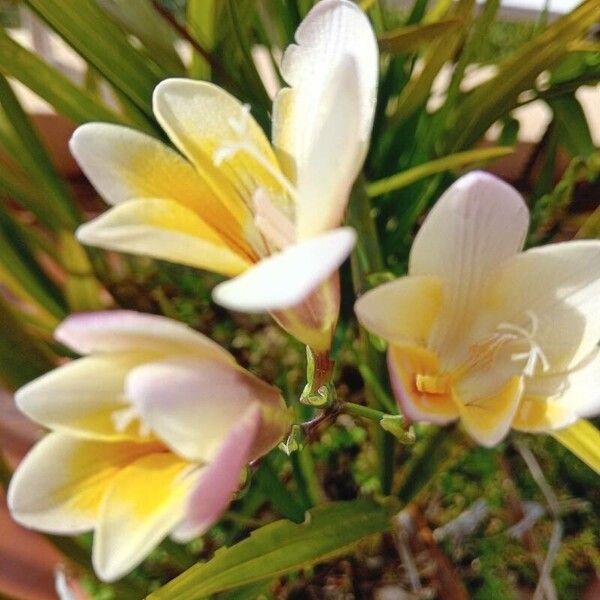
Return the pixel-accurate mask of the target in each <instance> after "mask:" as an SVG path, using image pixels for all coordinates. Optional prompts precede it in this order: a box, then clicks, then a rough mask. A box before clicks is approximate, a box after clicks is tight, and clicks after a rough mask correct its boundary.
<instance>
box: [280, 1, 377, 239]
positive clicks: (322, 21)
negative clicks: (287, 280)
mask: <svg viewBox="0 0 600 600" xmlns="http://www.w3.org/2000/svg"><path fill="white" fill-rule="evenodd" d="M295 37H296V44H293V45H291V46H290V47H289V48H288V49H287V50H286V52H285V54H284V57H283V61H282V66H281V71H282V75H283V78H284V79H285V81H286V82H287V83H288V85H289V86H290V87H289V88H286V89H283V90H281V91H280V92H279V94H278V96H277V97H276V99H275V105H274V115H273V143H274V145H275V147H276V149H277V150H278V152H279V155H280V159H281V162H282V164H283V165H284V168H285V169H286V172H287V174H288V177H290V178H291V179H292V180H294V181H295V182H296V183H297V186H298V192H299V196H300V203H299V205H298V207H297V211H298V226H299V235H300V236H301V237H308V236H310V235H315V234H317V233H320V232H322V231H325V230H327V229H330V228H332V227H335V226H337V225H339V222H340V218H341V215H342V213H343V210H344V206H345V203H346V201H347V193H348V190H349V189H350V186H351V185H352V182H353V180H354V179H355V178H356V176H357V174H358V172H359V170H360V168H361V166H362V162H363V160H364V158H365V155H366V152H367V149H368V144H369V137H370V134H371V127H372V124H373V116H374V112H375V101H376V92H377V76H378V49H377V42H376V40H375V35H374V33H373V29H372V27H371V24H370V23H369V20H368V18H367V17H366V15H365V14H364V13H363V12H362V10H361V9H360V8H358V6H356V4H354V3H352V2H349V1H347V0H324V1H322V2H319V3H318V4H316V5H315V6H314V7H313V9H312V10H311V11H310V12H309V13H308V15H307V16H306V18H305V19H304V20H303V22H302V23H301V24H300V27H299V28H298V30H297V31H296V36H295ZM315 206H318V207H319V208H318V210H317V211H315V210H314V209H315Z"/></svg>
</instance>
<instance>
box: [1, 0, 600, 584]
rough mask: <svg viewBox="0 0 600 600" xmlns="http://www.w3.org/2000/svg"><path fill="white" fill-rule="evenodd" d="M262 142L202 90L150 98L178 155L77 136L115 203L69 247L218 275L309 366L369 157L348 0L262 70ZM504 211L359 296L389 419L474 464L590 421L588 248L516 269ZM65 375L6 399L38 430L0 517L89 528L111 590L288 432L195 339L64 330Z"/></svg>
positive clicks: (364, 43)
mask: <svg viewBox="0 0 600 600" xmlns="http://www.w3.org/2000/svg"><path fill="white" fill-rule="evenodd" d="M281 72H282V76H283V78H284V79H285V81H286V82H287V84H288V86H289V87H286V88H284V89H282V90H281V91H280V92H279V93H278V94H277V96H276V98H275V101H274V106H273V113H272V118H273V131H272V141H271V143H270V142H269V141H268V140H267V139H266V137H265V135H264V134H263V132H262V129H261V128H260V127H259V125H258V124H257V123H256V122H255V121H254V119H253V118H252V116H251V114H250V111H249V107H248V106H245V105H242V104H240V103H239V102H238V101H237V100H236V99H235V98H233V97H232V96H231V95H229V94H228V93H227V92H225V91H224V90H222V89H221V88H219V87H217V86H215V85H213V84H210V83H207V82H200V81H189V80H183V79H170V80H166V81H164V82H162V83H161V84H160V85H158V87H157V88H156V90H155V93H154V99H153V100H154V112H155V116H156V119H157V120H158V122H159V123H160V124H161V126H162V127H163V129H164V131H165V132H166V134H167V136H168V137H169V139H170V140H171V142H172V144H173V145H174V146H175V148H176V149H177V150H173V149H171V148H170V147H168V146H166V145H165V144H163V143H161V142H159V141H157V140H155V139H153V138H151V137H149V136H147V135H144V134H141V133H139V132H136V131H133V130H130V129H127V128H125V127H120V126H116V125H108V124H101V123H92V124H87V125H84V126H82V127H80V128H79V129H78V130H77V131H76V132H75V134H74V136H73V139H72V143H71V149H72V152H73V154H74V156H75V158H76V159H77V161H78V162H79V164H80V166H81V168H82V169H83V171H84V173H85V174H86V175H87V177H88V178H89V179H90V181H91V182H92V183H93V184H94V186H95V187H96V189H97V190H98V192H99V193H100V194H101V196H102V197H103V198H104V199H105V200H106V201H107V202H108V203H109V204H111V205H112V208H110V209H109V210H108V211H107V212H106V213H104V214H102V215H101V216H99V217H98V218H96V219H94V220H92V221H91V222H89V223H87V224H85V225H84V226H82V227H81V228H80V229H79V231H78V237H79V239H80V240H81V241H82V242H84V243H86V244H89V245H92V246H98V247H101V248H105V249H111V250H117V251H122V252H129V253H134V254H141V255H145V256H150V257H155V258H160V259H164V260H168V261H172V262H175V263H180V264H184V265H190V266H193V267H197V268H200V269H207V270H210V271H213V272H215V273H219V274H221V275H223V276H225V277H230V278H231V280H230V281H226V282H224V283H221V284H219V285H217V286H216V288H215V289H214V293H213V297H214V300H215V301H216V302H217V303H219V304H222V305H223V306H225V307H228V308H231V309H235V310H240V311H246V312H270V313H271V314H272V315H273V317H274V318H275V320H276V321H277V322H278V323H279V324H280V325H281V326H282V327H283V328H284V329H285V330H287V331H288V332H289V333H290V334H291V335H293V336H295V337H296V338H297V339H299V340H300V341H302V342H303V343H305V344H306V345H307V346H309V347H310V348H311V349H312V350H313V351H314V352H315V353H316V355H318V356H323V355H324V356H327V355H328V352H329V348H330V345H331V340H332V335H333V332H334V329H335V326H336V322H337V319H338V313H339V306H340V288H339V279H338V268H339V267H340V265H341V264H342V262H343V261H344V260H345V259H346V258H347V257H348V255H349V253H350V252H351V250H352V247H353V245H354V242H355V237H356V235H355V232H354V231H353V230H352V229H351V228H348V227H342V226H341V225H342V221H343V217H344V212H345V208H346V205H347V202H348V198H349V194H350V190H351V187H352V185H353V182H354V180H355V179H356V177H357V176H358V174H359V172H360V170H361V168H362V164H363V161H364V159H365V156H366V153H367V149H368V146H369V136H370V131H371V127H372V123H373V116H374V110H375V98H376V86H377V73H378V52H377V42H376V39H375V36H374V34H373V30H372V28H371V25H370V23H369V21H368V19H367V17H366V16H365V14H364V13H363V12H362V11H361V10H360V9H359V8H358V6H357V5H355V4H354V3H352V2H349V1H348V0H323V1H322V2H319V3H318V4H317V5H316V6H315V7H314V8H313V9H312V10H311V11H310V13H309V14H308V15H307V17H306V18H305V20H304V21H303V23H302V24H301V26H300V28H299V29H298V31H297V33H296V44H294V45H292V46H291V47H289V48H288V49H287V51H286V52H285V54H284V56H283V60H282V65H281ZM528 224H529V213H528V210H527V207H526V205H525V204H524V202H523V200H522V198H521V197H520V196H519V195H518V193H517V192H516V191H515V190H513V189H512V188H511V187H510V186H508V185H507V184H505V183H503V182H501V181H500V180H498V179H496V178H494V177H493V176H491V175H488V174H485V173H481V172H475V173H471V174H469V175H466V176H464V177H462V178H461V179H459V180H458V181H457V182H456V183H455V184H454V185H452V186H451V187H450V188H449V189H448V190H447V191H446V193H445V194H444V195H443V196H442V198H441V199H440V200H439V201H438V202H437V204H436V205H435V206H434V208H433V209H432V211H431V212H430V214H429V215H428V217H427V218H426V220H425V222H424V223H423V225H422V226H421V228H420V230H419V232H418V234H417V236H416V239H415V242H414V245H413V248H412V252H411V255H410V264H409V269H408V275H407V276H405V277H401V278H399V279H397V280H395V281H392V282H389V283H386V284H383V285H381V286H379V287H377V288H375V289H372V290H370V291H368V292H367V293H365V294H364V295H363V296H362V297H361V298H359V299H358V301H357V303H356V305H355V311H356V314H357V317H358V319H359V321H360V322H361V323H362V325H363V326H364V327H365V328H366V329H368V330H369V331H370V332H372V333H374V334H376V335H377V336H379V337H381V338H383V339H384V340H385V341H386V342H387V344H388V351H387V356H388V368H389V375H390V381H391V385H392V389H393V391H394V394H395V397H396V400H397V403H398V407H399V410H400V412H401V413H402V414H404V416H405V417H406V418H407V419H409V420H411V421H427V422H432V423H438V424H446V423H449V422H451V421H454V420H457V419H460V421H461V422H462V424H463V426H464V428H465V429H466V431H467V432H468V433H469V434H470V435H471V436H472V437H473V438H474V439H475V440H476V441H477V442H478V443H480V444H482V445H485V446H491V445H494V444H497V443H498V442H499V441H500V440H502V439H503V438H504V437H505V435H506V434H507V432H508V431H509V429H510V428H511V427H513V428H515V429H519V430H523V431H532V432H539V431H551V430H553V429H557V428H561V427H564V426H566V425H569V424H571V423H573V422H575V421H576V420H577V419H578V418H580V417H582V416H588V415H594V414H597V413H598V412H600V394H598V392H597V390H598V389H599V384H600V355H599V349H598V346H597V344H598V340H599V339H600V242H592V241H589V242H584V241H578V242H566V243H562V244H555V245H549V246H546V247H544V248H539V249H533V250H528V251H526V252H520V251H521V249H522V247H523V243H524V240H525V236H526V233H527V230H528ZM56 338H57V340H58V341H59V342H61V343H63V344H64V345H65V346H67V347H69V348H70V349H72V350H73V351H74V352H76V353H78V354H81V355H84V357H83V358H80V359H78V360H75V361H72V362H70V363H68V364H65V365H63V366H61V367H59V368H58V369H56V370H55V371H53V372H51V373H49V374H47V375H45V376H43V377H41V378H40V379H38V380H35V381H33V382H32V383H30V384H28V385H26V386H25V387H24V388H22V389H21V390H20V391H19V392H18V393H17V397H16V400H17V404H18V406H19V407H20V409H21V410H22V411H23V412H25V413H26V414H27V415H28V416H29V417H31V418H32V419H34V420H35V421H37V422H39V423H40V424H42V425H44V426H45V427H47V428H48V429H49V430H50V433H49V434H48V435H47V436H46V437H44V438H43V439H42V440H41V441H40V442H39V443H38V444H37V445H36V446H35V447H34V448H33V450H32V451H31V452H30V453H29V455H28V456H27V457H26V458H25V460H24V461H23V462H22V464H21V465H20V466H19V468H18V469H17V471H16V473H15V476H14V478H13V480H12V482H11V485H10V489H9V494H8V502H9V506H10V509H11V511H12V514H13V516H14V517H15V519H16V520H17V521H19V522H20V523H23V524H25V525H26V526H28V527H32V528H35V529H39V530H42V531H48V532H53V533H60V534H76V533H81V532H84V531H90V530H94V532H95V536H94V542H93V543H94V545H93V563H94V567H95V569H96V572H97V573H98V575H99V576H100V577H101V578H102V579H103V580H106V581H112V580H115V579H117V578H119V577H121V576H122V575H124V574H125V573H127V572H128V571H129V570H131V569H132V568H133V567H135V566H136V565H137V564H139V563H140V561H142V560H143V558H144V557H145V556H146V555H147V554H148V552H150V551H151V550H152V549H153V548H154V547H155V546H156V545H157V544H158V543H160V541H161V540H162V539H164V538H165V537H166V536H168V535H170V536H172V537H173V538H174V539H175V540H178V541H184V540H189V539H191V538H193V537H195V536H198V535H200V534H202V533H203V532H204V531H206V529H207V528H208V527H209V526H210V525H211V524H213V523H214V522H215V521H216V520H217V519H218V518H219V516H220V515H221V514H222V512H223V511H224V509H225V507H226V506H227V504H228V503H229V501H230V500H231V498H232V496H233V494H234V493H235V491H236V489H237V488H238V486H239V485H240V482H241V481H242V480H243V477H244V467H245V466H246V465H247V464H249V463H250V462H251V461H254V460H256V459H258V458H260V457H261V456H263V455H264V454H265V453H266V452H268V451H270V450H271V449H272V448H273V447H275V446H276V445H277V444H278V442H279V441H280V440H281V439H282V437H283V436H284V435H285V434H286V432H287V431H288V429H289V427H290V425H291V421H290V418H289V413H288V410H287V408H286V405H285V403H284V401H283V399H282V396H281V394H280V392H279V391H278V390H277V389H276V388H274V387H272V386H271V385H268V384H267V383H265V382H262V381H260V380H259V379H257V378H256V377H255V376H254V375H252V374H251V373H249V372H248V371H246V370H244V369H242V368H241V367H239V366H238V365H237V364H236V363H235V361H234V359H233V358H232V356H231V355H230V354H229V353H227V352H226V351H225V350H223V349H222V348H220V347H219V346H217V345H216V344H215V343H213V342H211V341H210V340H209V339H207V338H206V337H205V336H203V335H201V334H199V333H197V332H194V331H192V330H191V329H189V328H187V327H185V326H184V325H182V324H180V323H177V322H174V321H171V320H169V319H166V318H163V317H157V316H149V315H142V314H137V313H132V312H124V311H112V312H103V313H91V314H81V315H74V316H72V317H70V318H68V319H67V320H66V321H65V322H64V323H63V324H62V325H60V327H59V328H58V329H57V331H56Z"/></svg>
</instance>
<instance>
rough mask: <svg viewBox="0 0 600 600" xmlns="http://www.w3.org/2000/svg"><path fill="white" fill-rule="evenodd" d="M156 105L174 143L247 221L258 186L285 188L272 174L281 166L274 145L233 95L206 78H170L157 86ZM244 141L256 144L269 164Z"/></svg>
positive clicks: (277, 191)
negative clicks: (258, 158) (242, 144)
mask: <svg viewBox="0 0 600 600" xmlns="http://www.w3.org/2000/svg"><path fill="white" fill-rule="evenodd" d="M153 106H154V114H155V115H156V118H157V120H158V122H159V123H160V124H161V126H162V127H163V129H164V130H165V131H166V132H167V134H168V136H169V137H170V138H171V140H172V141H173V143H174V144H175V145H176V146H177V147H178V148H179V150H181V152H183V154H185V155H186V156H187V157H188V159H189V160H190V161H191V162H192V163H193V164H194V166H195V167H196V169H197V170H198V172H199V173H200V174H201V176H202V178H203V179H204V180H206V181H207V182H208V184H209V185H210V187H211V188H212V190H213V192H214V193H215V194H217V195H218V197H219V199H220V200H221V202H223V203H224V204H225V205H226V206H227V208H228V210H230V211H231V212H232V213H233V214H236V215H238V216H237V219H238V221H239V222H240V223H245V222H247V219H248V215H249V213H248V208H247V207H248V206H250V202H251V197H252V194H253V192H254V191H255V190H256V189H257V188H258V187H261V188H263V189H265V190H267V192H269V193H270V195H271V194H273V195H274V196H278V195H280V194H281V193H282V188H281V185H280V184H278V183H277V181H276V179H274V178H273V176H272V175H271V174H270V173H269V171H270V170H275V171H279V166H278V163H277V159H276V158H275V154H274V153H273V150H272V149H271V145H270V144H269V142H268V140H267V138H266V137H265V135H264V133H263V131H262V129H261V128H260V126H259V125H258V124H257V123H256V121H255V120H254V119H253V118H252V116H251V115H250V114H249V113H248V111H247V110H246V109H245V108H244V107H243V106H242V104H241V103H240V102H239V101H238V100H237V99H236V98H234V97H233V96H232V95H231V94H229V93H228V92H226V91H225V90H223V89H222V88H220V87H218V86H216V85H214V84H212V83H209V82H206V81H193V80H191V79H166V80H165V81H162V82H161V83H159V84H158V86H157V87H156V89H155V90H154V97H153ZM240 143H245V144H247V145H248V144H249V145H250V146H252V148H253V150H254V151H255V152H256V153H257V154H258V155H259V156H260V158H261V161H264V162H265V164H266V165H267V168H265V165H262V164H261V161H258V160H257V159H256V157H253V156H251V153H249V152H248V150H247V148H245V147H244V148H243V147H241V146H240ZM219 155H221V158H219ZM221 161H222V162H221ZM218 163H220V164H218Z"/></svg>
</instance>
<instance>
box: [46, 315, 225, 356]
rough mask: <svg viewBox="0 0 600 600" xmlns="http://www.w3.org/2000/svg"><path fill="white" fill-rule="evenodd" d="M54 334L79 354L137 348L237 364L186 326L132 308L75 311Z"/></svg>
mask: <svg viewBox="0 0 600 600" xmlns="http://www.w3.org/2000/svg"><path fill="white" fill-rule="evenodd" d="M54 337H55V338H56V339H57V340H58V341H59V342H61V343H63V344H65V345H66V346H68V347H69V348H71V349H72V350H74V351H75V352H78V353H79V354H92V353H96V352H125V351H131V350H138V351H141V352H159V353H161V354H164V355H167V354H193V355H194V356H201V357H210V358H213V359H215V360H220V361H224V362H227V363H230V364H235V359H234V358H233V356H231V354H229V352H227V351H226V350H224V349H223V348H221V346H219V345H218V344H216V343H215V342H213V341H212V340H210V339H209V338H207V337H206V336H205V335H202V334H201V333H199V332H198V331H194V330H193V329H191V328H190V327H188V326H187V325H184V324H183V323H180V322H178V321H174V320H173V319H168V318H166V317H161V316H158V315H148V314H144V313H138V312H135V311H132V310H106V311H98V312H89V313H77V314H73V315H71V316H69V317H67V318H66V319H65V320H64V321H63V322H62V323H61V324H60V325H59V326H58V328H57V329H56V330H55V332H54Z"/></svg>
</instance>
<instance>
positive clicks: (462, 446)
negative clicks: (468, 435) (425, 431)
mask: <svg viewBox="0 0 600 600" xmlns="http://www.w3.org/2000/svg"><path fill="white" fill-rule="evenodd" d="M467 448H468V444H466V443H465V437H464V436H463V435H462V434H461V433H460V431H459V430H458V427H457V426H456V425H452V426H450V427H437V428H434V430H433V431H432V432H431V433H430V435H429V438H428V439H427V440H426V442H425V444H424V445H423V446H421V448H420V449H419V450H418V451H417V452H415V454H414V455H413V458H412V460H410V462H409V463H408V465H407V468H406V474H405V476H404V479H403V481H402V483H401V484H400V489H399V490H398V496H399V498H400V500H401V501H402V502H403V504H408V503H409V502H411V501H412V500H414V499H415V498H416V497H417V496H418V495H419V494H420V493H421V492H423V491H424V490H425V489H426V488H427V487H428V486H429V485H430V484H431V483H432V482H433V481H434V479H435V478H436V476H437V475H438V474H439V473H440V471H442V470H446V469H447V468H448V467H449V466H450V465H451V464H452V463H454V462H455V461H456V460H457V459H458V458H459V457H460V456H462V454H463V453H464V451H465V450H466V449H467Z"/></svg>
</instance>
